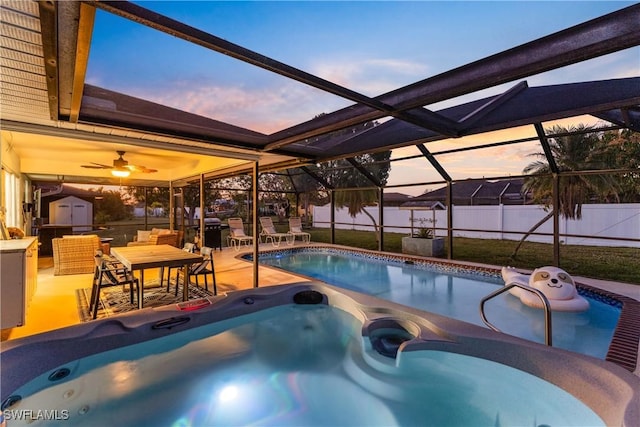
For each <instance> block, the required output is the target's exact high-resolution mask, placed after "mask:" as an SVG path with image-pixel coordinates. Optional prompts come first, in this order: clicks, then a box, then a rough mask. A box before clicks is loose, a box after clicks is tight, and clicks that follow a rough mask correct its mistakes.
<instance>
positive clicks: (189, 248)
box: [160, 243, 196, 292]
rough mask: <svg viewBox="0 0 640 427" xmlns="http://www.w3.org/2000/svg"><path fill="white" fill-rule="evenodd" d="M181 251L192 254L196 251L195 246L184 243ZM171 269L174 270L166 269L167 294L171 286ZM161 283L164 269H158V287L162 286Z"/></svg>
mask: <svg viewBox="0 0 640 427" xmlns="http://www.w3.org/2000/svg"><path fill="white" fill-rule="evenodd" d="M182 250H183V251H185V252H194V251H195V250H196V244H195V243H185V244H184V246H183V247H182ZM172 268H176V267H168V268H167V292H169V285H171V269H172ZM178 268H179V267H178ZM163 281H164V267H160V287H162V286H163Z"/></svg>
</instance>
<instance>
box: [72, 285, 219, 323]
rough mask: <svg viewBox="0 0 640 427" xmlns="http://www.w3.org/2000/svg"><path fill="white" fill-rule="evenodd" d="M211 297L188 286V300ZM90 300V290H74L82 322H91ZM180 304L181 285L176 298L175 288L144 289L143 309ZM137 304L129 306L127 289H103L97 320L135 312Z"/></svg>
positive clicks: (195, 287)
mask: <svg viewBox="0 0 640 427" xmlns="http://www.w3.org/2000/svg"><path fill="white" fill-rule="evenodd" d="M210 296H213V294H212V293H211V292H209V291H207V290H205V289H203V288H200V287H198V286H193V285H190V286H189V299H190V300H192V299H199V298H206V297H210ZM90 298H91V288H83V289H76V300H77V303H78V316H79V317H80V320H81V321H83V322H87V321H89V320H93V316H92V313H91V312H90V311H89V299H90ZM179 302H182V284H180V285H178V296H175V286H174V285H173V284H172V285H171V290H170V292H167V288H166V287H164V286H163V287H159V286H158V287H151V288H147V286H146V285H145V288H144V297H143V307H144V308H148V307H161V306H163V305H170V304H176V303H179ZM137 309H138V304H137V301H136V304H131V302H130V300H129V289H128V288H127V287H125V288H124V289H123V287H122V286H112V287H109V288H103V289H101V291H100V302H99V303H98V316H97V317H96V318H97V319H101V318H105V317H110V316H115V315H118V314H123V313H129V312H131V311H134V310H137Z"/></svg>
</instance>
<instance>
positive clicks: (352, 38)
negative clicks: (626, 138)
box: [87, 1, 640, 194]
mask: <svg viewBox="0 0 640 427" xmlns="http://www.w3.org/2000/svg"><path fill="white" fill-rule="evenodd" d="M139 4H140V5H141V6H143V7H145V8H148V9H151V10H154V11H157V12H159V13H161V14H163V15H167V16H169V17H171V18H174V19H177V20H179V21H181V22H184V23H186V24H188V25H191V26H194V27H196V28H198V29H200V30H203V31H206V32H208V33H210V34H213V35H215V36H217V37H220V38H223V39H225V40H227V41H230V42H233V43H236V44H239V45H241V46H243V47H245V48H248V49H251V50H253V51H255V52H258V53H260V54H263V55H266V56H268V57H270V58H273V59H276V60H278V61H281V62H284V63H286V64H288V65H290V66H293V67H296V68H299V69H301V70H303V71H306V72H309V73H311V74H315V75H317V76H319V77H322V78H324V79H327V80H330V81H332V82H334V83H337V84H340V85H343V86H345V87H347V88H349V89H352V90H355V91H358V92H360V93H362V94H365V95H368V96H377V95H380V94H383V93H385V92H388V91H390V90H393V89H396V88H398V87H401V86H405V85H408V84H410V83H413V82H416V81H419V80H422V79H425V78H428V77H431V76H434V75H437V74H440V73H442V72H445V71H448V70H450V69H452V68H455V67H458V66H461V65H464V64H467V63H469V62H472V61H475V60H478V59H481V58H484V57H486V56H489V55H492V54H495V53H498V52H501V51H504V50H506V49H509V48H512V47H514V46H517V45H520V44H523V43H526V42H529V41H531V40H534V39H537V38H540V37H543V36H545V35H548V34H551V33H554V32H556V31H559V30H562V29H565V28H567V27H570V26H573V25H576V24H579V23H581V22H584V21H587V20H590V19H593V18H596V17H598V16H601V15H604V14H607V13H610V12H613V11H616V10H619V9H622V8H624V7H626V6H629V5H631V4H633V2H617V1H606V2H597V1H587V2H580V1H574V2H564V1H543V2H527V1H522V2H502V1H495V2H480V1H474V2H462V1H448V2H433V1H412V2H391V1H375V2H368V1H357V2H316V1H305V2H297V1H281V2H266V1H264V2H263V1H256V2H244V1H230V2H211V1H194V2H191V1H161V2H147V1H145V2H139ZM93 37H94V41H93V45H92V51H91V52H90V60H89V68H88V71H87V83H89V84H93V85H97V86H101V87H104V88H107V89H111V90H114V91H118V92H123V93H126V94H129V95H132V96H136V97H139V98H143V99H147V100H150V101H154V102H158V103H162V104H164V105H168V106H171V107H174V108H179V109H182V110H185V111H189V112H191V113H195V114H199V115H202V116H206V117H210V118H213V119H216V120H221V121H225V122H229V123H232V124H235V125H237V126H242V127H246V128H249V129H252V130H255V131H258V132H263V133H267V134H268V133H272V132H275V131H277V130H281V129H283V128H286V127H288V126H292V125H294V124H297V123H300V122H303V121H306V120H309V119H311V118H313V117H314V116H316V115H318V114H320V113H329V112H332V111H335V110H337V109H339V108H342V107H345V106H348V105H351V104H352V102H350V101H345V100H343V99H341V98H338V97H336V96H333V95H328V94H325V93H322V92H320V91H318V90H316V89H313V88H309V87H307V86H305V85H302V84H300V83H297V82H292V81H289V80H288V79H285V78H284V77H280V76H278V75H275V74H273V73H269V72H267V71H264V70H261V69H257V68H256V67H253V66H250V65H247V64H244V63H242V62H240V61H237V60H234V59H232V58H229V57H227V56H224V55H221V54H218V53H216V52H212V51H209V50H206V49H204V48H202V47H199V46H194V45H192V44H190V43H187V42H185V41H182V40H179V39H177V38H175V37H172V36H168V35H165V34H162V33H159V32H157V31H155V30H152V29H149V28H146V27H143V26H141V25H138V24H135V23H133V22H130V21H127V20H124V19H122V18H118V17H116V16H113V15H111V14H108V13H105V12H102V11H98V13H97V16H96V26H95V29H94V34H93ZM116 70H117V72H116ZM638 75H640V48H637V47H636V48H633V49H628V50H625V51H622V52H618V53H616V54H612V55H607V56H604V57H601V58H597V59H593V60H590V61H586V62H584V63H581V64H578V65H574V66H570V67H565V68H563V69H559V70H555V71H552V72H548V73H543V74H539V75H536V76H531V77H529V78H527V79H526V80H527V83H528V84H529V86H541V85H548V84H559V83H568V82H579V81H588V80H600V79H611V78H621V77H633V76H638ZM516 83H517V82H512V83H510V84H507V85H503V86H502V87H498V88H493V89H491V90H486V91H483V92H482V93H475V94H470V95H467V96H465V97H464V98H462V99H456V100H455V101H452V102H444V103H441V104H438V105H433V106H427V107H428V108H430V109H433V110H438V109H440V108H443V107H446V106H449V105H452V104H453V103H460V102H461V101H467V100H473V99H478V98H481V97H485V96H489V95H493V94H496V93H500V92H502V91H504V90H506V89H508V88H509V87H511V86H513V85H515V84H516ZM587 120H588V118H584V120H579V121H578V122H586V121H587ZM545 125H546V124H545ZM523 135H525V136H531V135H534V131H533V129H532V128H528V129H515V130H511V131H505V132H501V133H500V134H498V135H483V136H479V137H475V138H474V142H467V141H466V140H457V141H453V142H441V143H438V145H437V146H434V147H433V151H440V150H442V149H446V148H447V147H450V146H452V144H453V145H455V146H461V144H462V145H463V146H465V145H469V144H476V143H488V142H496V141H503V140H509V139H514V138H520V137H522V136H523ZM475 141H478V142H475ZM430 148H431V146H430ZM436 148H437V149H436ZM485 151H486V152H485ZM533 151H537V145H536V144H535V143H526V144H518V145H517V146H514V147H510V148H504V147H503V148H500V149H493V150H482V151H477V152H473V154H472V155H470V154H469V153H465V154H464V156H443V157H442V162H443V164H444V165H445V168H447V170H449V172H450V173H451V175H452V176H453V177H454V178H466V177H478V176H483V175H493V176H496V175H507V174H520V173H521V172H522V168H523V167H524V166H525V165H526V164H527V163H529V162H530V161H531V159H529V158H526V154H528V153H531V152H533ZM414 153H415V150H413V149H411V148H407V149H403V150H398V152H394V156H396V157H398V156H404V155H407V154H414ZM447 157H449V158H447ZM487 159H491V161H490V162H488V161H487ZM400 165H401V167H400ZM418 177H419V178H418ZM437 179H439V177H438V175H437V174H435V173H434V171H432V170H431V169H430V168H429V167H427V166H426V165H425V162H424V161H422V160H415V161H410V162H398V163H397V164H394V167H393V168H392V173H391V178H390V183H391V184H398V183H406V182H415V181H416V180H419V181H423V182H428V181H432V180H437ZM424 190H425V188H424V187H422V188H413V189H407V190H406V191H404V190H401V189H399V190H397V191H400V192H405V193H407V194H419V193H422V192H423V191H424Z"/></svg>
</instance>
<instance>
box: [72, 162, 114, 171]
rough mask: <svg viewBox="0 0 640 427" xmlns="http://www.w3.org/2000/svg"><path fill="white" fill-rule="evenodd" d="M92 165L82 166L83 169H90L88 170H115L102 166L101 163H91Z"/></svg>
mask: <svg viewBox="0 0 640 427" xmlns="http://www.w3.org/2000/svg"><path fill="white" fill-rule="evenodd" d="M90 163H91V164H90V165H80V166H82V167H83V168H88V169H113V166H107V165H102V164H100V163H93V162H90Z"/></svg>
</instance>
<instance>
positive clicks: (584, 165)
mask: <svg viewBox="0 0 640 427" xmlns="http://www.w3.org/2000/svg"><path fill="white" fill-rule="evenodd" d="M592 129H593V127H591V126H586V125H583V124H580V125H578V126H571V127H569V128H568V129H567V128H563V127H561V126H554V127H553V128H551V129H549V130H547V131H546V132H547V133H548V134H552V135H559V136H556V137H553V138H550V139H549V146H550V148H551V153H552V155H553V158H554V160H555V163H556V165H557V167H558V171H559V172H568V171H580V170H598V169H605V168H608V167H611V165H607V164H604V161H603V159H604V157H603V156H601V153H602V144H601V136H602V134H598V133H596V132H589V131H591V130H592ZM530 156H532V157H538V158H540V159H541V160H537V161H534V162H532V163H530V164H529V165H527V166H526V167H525V168H524V170H523V173H524V174H525V175H529V176H528V177H526V178H525V180H524V185H523V192H525V193H530V194H531V195H532V197H533V201H534V202H535V203H539V204H542V205H544V206H545V210H549V209H550V211H549V213H548V214H547V215H546V216H545V217H544V218H542V219H541V220H540V221H538V222H537V223H536V224H534V225H533V227H531V229H529V231H528V232H527V233H526V234H525V235H524V236H522V239H520V242H519V243H518V245H517V246H516V248H515V249H514V251H513V253H512V254H511V258H512V259H515V257H516V255H517V253H518V250H519V249H520V246H522V244H523V243H524V241H525V240H526V239H527V237H529V236H530V235H531V233H533V232H534V231H535V230H537V229H538V228H539V227H540V226H541V225H542V224H544V223H545V222H547V221H548V220H549V219H550V218H551V217H553V215H554V213H555V210H557V211H558V213H559V214H560V215H561V216H563V217H565V218H568V219H578V220H579V219H581V218H582V204H583V203H586V202H588V201H589V200H590V199H591V198H592V197H594V196H598V197H608V198H614V199H615V200H616V201H619V197H618V189H619V186H618V182H617V181H616V179H615V177H614V176H612V175H601V174H584V175H566V176H562V177H561V178H560V181H559V183H558V188H559V205H558V206H552V203H553V197H552V195H553V180H554V177H553V175H552V170H551V167H550V166H549V163H548V162H547V160H546V155H545V154H544V153H533V154H530Z"/></svg>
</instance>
